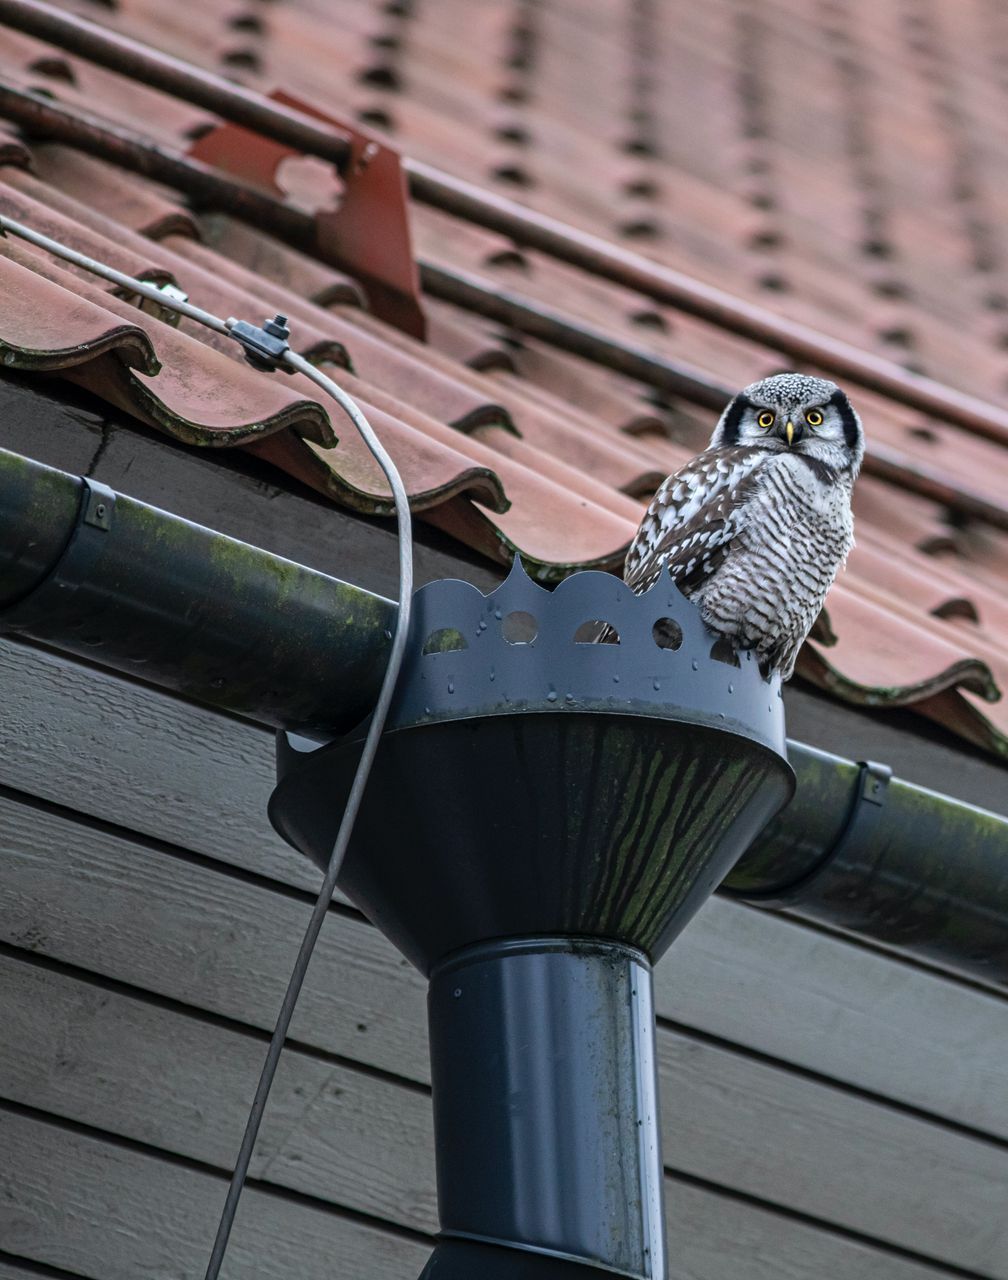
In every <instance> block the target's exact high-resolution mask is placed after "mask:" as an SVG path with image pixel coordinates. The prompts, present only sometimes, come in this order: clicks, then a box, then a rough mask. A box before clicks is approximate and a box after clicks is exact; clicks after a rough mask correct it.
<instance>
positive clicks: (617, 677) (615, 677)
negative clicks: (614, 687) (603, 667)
mask: <svg viewBox="0 0 1008 1280" xmlns="http://www.w3.org/2000/svg"><path fill="white" fill-rule="evenodd" d="M612 682H613V684H619V676H613V678H612Z"/></svg>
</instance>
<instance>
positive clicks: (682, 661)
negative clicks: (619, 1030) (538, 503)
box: [270, 560, 794, 974]
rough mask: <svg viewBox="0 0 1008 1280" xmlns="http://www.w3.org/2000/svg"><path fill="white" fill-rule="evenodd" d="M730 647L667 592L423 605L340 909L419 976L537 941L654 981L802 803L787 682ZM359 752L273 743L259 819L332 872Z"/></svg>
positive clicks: (568, 591)
mask: <svg viewBox="0 0 1008 1280" xmlns="http://www.w3.org/2000/svg"><path fill="white" fill-rule="evenodd" d="M592 624H595V625H592ZM598 624H609V626H610V627H612V628H613V629H614V630H615V632H616V634H617V635H618V639H619V643H603V644H599V643H592V642H587V643H581V642H579V641H580V640H581V639H582V638H583V639H588V638H589V637H594V636H597V635H598V634H599V632H600V630H601V629H602V628H601V627H600V626H599V625H598ZM659 640H661V642H662V643H659ZM668 645H671V646H672V647H666V646H668ZM721 648H723V641H719V640H718V637H716V636H715V635H714V634H712V633H711V632H710V631H709V630H708V629H707V628H706V626H705V625H704V623H703V620H702V618H701V616H700V613H699V610H698V609H697V608H696V606H695V605H693V604H692V603H691V602H690V601H689V600H687V599H686V597H685V596H684V595H683V594H682V592H681V591H680V590H679V588H678V587H677V586H676V585H675V584H674V582H673V581H672V580H671V578H670V577H668V576H666V575H663V576H662V577H661V578H660V579H659V580H658V582H657V583H656V584H655V585H654V586H653V587H652V588H651V589H650V590H649V591H647V592H646V593H644V594H642V595H639V596H638V595H635V594H634V593H633V592H632V591H631V590H630V589H629V588H628V587H627V586H626V585H625V584H624V583H623V582H622V581H621V580H620V579H618V578H616V577H614V576H612V575H611V574H606V573H599V572H586V573H578V574H574V575H572V576H571V577H569V578H567V579H566V580H565V581H563V582H562V583H561V584H560V585H559V586H558V587H557V588H556V589H555V590H553V591H547V590H545V589H544V588H542V587H539V586H537V585H536V584H535V583H533V582H532V581H531V580H530V579H529V578H528V576H527V574H526V573H525V570H524V569H523V568H522V566H521V563H520V561H518V560H516V561H515V564H514V566H513V568H512V570H511V573H510V574H509V576H508V578H507V580H506V581H505V582H503V583H502V584H501V585H500V586H499V587H497V588H496V590H494V591H492V592H490V593H489V594H488V595H484V594H483V593H482V592H480V591H479V590H478V589H477V588H476V587H473V586H471V585H469V584H468V583H464V582H458V581H451V580H449V581H439V582H433V583H430V584H428V585H427V586H425V587H423V588H421V589H420V591H418V592H417V594H416V597H415V604H414V614H413V623H412V628H411V643H410V646H409V650H408V655H407V658H406V661H405V663H404V666H403V670H402V674H401V676H400V680H399V686H398V690H397V694H396V699H395V702H394V704H393V707H392V709H391V712H390V714H389V718H388V722H387V725H388V727H387V731H386V733H385V736H384V738H383V740H382V745H381V747H380V749H379V752H378V755H377V757H376V760H375V766H374V770H373V773H372V776H371V779H370V782H369V784H368V789H367V793H366V798H365V800H364V804H363V806H362V808H361V812H360V815H359V818H358V822H357V827H356V830H355V833H354V837H353V839H352V841H351V844H350V849H349V851H348V854H347V857H346V861H345V862H344V866H343V871H342V873H341V876H340V886H341V888H342V889H343V891H344V892H345V893H346V894H347V895H348V896H349V897H350V898H351V899H352V900H353V901H355V902H356V903H357V905H358V906H359V907H360V908H361V909H362V910H363V911H364V912H365V914H367V915H368V917H369V918H370V919H371V920H372V921H373V922H374V923H375V924H377V925H378V926H379V927H380V928H381V929H382V930H383V931H384V932H385V933H386V934H387V935H388V936H389V937H390V938H391V939H392V941H393V942H394V943H395V944H396V945H397V946H398V947H399V949H400V950H401V951H403V952H404V954H405V955H407V956H408V957H409V958H410V959H411V960H412V961H413V962H414V963H415V964H416V965H417V966H418V967H419V968H420V969H421V970H422V971H423V972H425V973H428V974H429V973H430V972H431V970H432V968H433V967H434V966H435V965H436V964H437V962H438V961H439V960H440V959H442V958H443V957H444V956H446V955H448V954H449V953H451V952H453V951H456V950H458V949H459V948H460V947H464V946H470V945H474V944H476V943H479V942H481V941H484V940H486V939H490V938H502V937H517V936H528V935H530V934H552V935H563V936H580V937H604V938H608V939H611V940H616V941H619V942H622V943H625V944H628V945H631V946H634V947H637V948H639V949H640V950H642V951H644V952H645V953H646V954H647V955H648V956H649V957H650V959H651V960H652V961H654V960H655V959H657V957H658V955H660V954H661V952H662V951H664V949H665V948H666V947H667V946H668V945H669V943H670V942H671V941H672V939H673V938H674V937H675V936H676V934H677V933H678V932H679V931H680V930H681V928H682V927H683V926H684V925H685V924H686V923H687V921H688V920H689V919H690V918H691V917H692V915H693V914H694V913H695V911H696V910H697V909H698V908H699V907H700V906H701V905H702V903H703V902H704V901H705V900H706V898H707V897H708V896H709V894H710V893H711V892H713V890H714V889H715V888H716V887H717V885H718V884H719V883H720V881H721V880H722V879H723V878H724V876H725V875H726V874H727V872H728V870H729V869H730V868H731V866H732V865H733V864H734V862H735V860H736V859H737V858H738V857H739V856H740V855H741V854H742V852H743V851H744V850H745V849H746V848H747V847H748V845H749V844H750V843H751V841H752V840H753V839H755V837H756V835H758V833H759V832H760V831H761V830H762V828H763V826H764V825H765V824H766V822H767V821H769V819H770V818H771V817H772V816H773V815H774V814H775V813H777V811H778V810H779V809H780V808H782V807H783V805H784V804H785V803H786V802H787V801H788V800H789V799H790V798H791V795H792V793H793V789H794V775H793V773H792V771H791V768H790V766H789V765H788V763H787V760H786V756H785V738H784V713H783V703H782V701H781V697H780V678H779V676H778V675H776V674H774V675H771V676H770V677H768V678H764V676H763V675H762V674H761V672H760V669H759V663H758V662H757V660H756V659H755V657H753V656H752V655H750V654H748V653H745V652H742V653H739V654H737V655H734V654H732V653H730V652H728V654H727V657H728V659H729V660H728V661H722V660H719V659H718V657H716V656H712V653H717V652H719V651H720V650H721ZM734 661H737V662H738V665H737V666H736V665H733V663H734ZM362 737H363V731H362V730H358V731H355V732H354V733H351V734H350V735H348V736H347V737H346V738H343V739H339V740H336V741H333V742H330V743H327V744H325V745H323V746H319V744H318V743H317V742H313V741H309V740H308V739H304V738H297V737H293V736H291V735H289V734H281V735H280V737H279V744H278V770H277V771H278V785H277V788H276V790H275V791H274V793H273V796H272V799H271V802H270V817H271V820H272V822H273V824H274V826H275V827H276V828H277V830H278V831H279V832H280V834H281V835H282V836H283V837H284V838H285V839H286V840H288V841H289V843H291V844H293V845H294V846H295V847H296V848H298V849H300V850H302V852H304V853H306V854H308V855H309V856H310V857H311V858H312V859H313V860H314V861H315V862H316V863H318V865H320V866H322V867H325V866H326V865H327V864H328V858H329V853H330V850H331V848H332V844H333V840H334V838H335V834H336V830H337V827H338V823H339V819H340V813H341V810H342V804H343V801H344V799H345V796H346V794H347V792H348V790H349V785H350V780H351V778H352V774H353V769H354V766H355V763H356V760H357V757H358V754H359V750H360V743H361V740H362Z"/></svg>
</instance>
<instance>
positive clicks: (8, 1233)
mask: <svg viewBox="0 0 1008 1280" xmlns="http://www.w3.org/2000/svg"><path fill="white" fill-rule="evenodd" d="M0 1146H2V1148H3V1150H4V1153H5V1156H6V1157H7V1159H6V1160H5V1163H4V1165H3V1166H0V1239H2V1240H3V1241H4V1244H5V1246H6V1247H7V1248H8V1249H9V1250H10V1251H11V1252H16V1253H18V1254H20V1255H21V1256H23V1257H26V1258H30V1259H32V1260H33V1261H38V1262H41V1263H45V1264H48V1265H50V1266H57V1267H65V1268H67V1269H68V1270H72V1271H74V1272H76V1273H79V1274H80V1275H82V1276H85V1277H88V1278H89V1280H136V1277H137V1276H138V1275H157V1276H162V1275H163V1276H172V1277H174V1276H195V1275H201V1274H202V1272H203V1269H204V1267H205V1265H206V1258H207V1255H208V1253H209V1248H210V1241H211V1239H212V1233H213V1228H214V1226H215V1219H216V1215H217V1214H218V1213H219V1211H220V1205H221V1203H222V1201H223V1197H224V1192H225V1181H224V1178H223V1177H222V1176H221V1177H218V1176H215V1175H213V1174H211V1173H207V1172H204V1171H202V1170H199V1169H193V1168H191V1167H187V1166H185V1165H180V1164H178V1163H170V1162H167V1161H164V1160H161V1159H159V1158H158V1157H157V1156H156V1155H154V1154H152V1153H148V1152H143V1151H138V1150H134V1149H130V1148H126V1147H123V1146H120V1145H114V1144H111V1143H108V1142H104V1141H102V1140H100V1138H98V1137H97V1136H92V1135H89V1134H85V1133H80V1132H73V1131H68V1130H66V1129H64V1128H63V1127H61V1126H60V1125H58V1124H54V1123H50V1122H48V1121H46V1120H44V1119H39V1118H36V1117H31V1116H25V1115H21V1114H14V1113H11V1112H10V1111H7V1110H5V1109H4V1108H2V1107H0ZM666 1205H667V1213H666V1220H667V1226H668V1232H669V1239H670V1255H671V1258H672V1268H671V1269H672V1274H674V1275H676V1276H682V1277H687V1276H688V1277H689V1280H726V1277H729V1276H745V1278H746V1280H811V1278H812V1277H815V1278H816V1280H818V1277H821V1276H837V1277H840V1276H842V1277H843V1278H844V1280H942V1277H943V1276H947V1275H948V1273H947V1272H944V1271H942V1270H941V1269H940V1268H932V1267H930V1266H922V1265H920V1264H919V1263H916V1262H914V1261H911V1260H908V1259H905V1258H901V1257H898V1256H894V1255H892V1254H888V1253H885V1252H880V1251H878V1250H876V1249H873V1248H871V1247H870V1246H867V1245H865V1244H862V1243H861V1242H858V1241H853V1240H849V1239H845V1238H843V1237H842V1236H838V1235H835V1234H833V1233H832V1232H827V1231H821V1230H818V1229H816V1228H815V1227H813V1226H810V1225H808V1224H805V1223H801V1222H795V1221H791V1220H788V1219H786V1218H781V1217H779V1216H778V1215H777V1214H774V1213H770V1212H767V1211H766V1210H764V1209H762V1208H760V1207H758V1206H754V1205H750V1204H745V1203H741V1202H739V1201H736V1200H732V1199H730V1198H725V1197H722V1196H719V1195H717V1194H715V1193H713V1192H711V1191H708V1190H706V1189H703V1188H699V1187H694V1186H687V1185H682V1184H676V1183H669V1185H668V1187H667V1195H666ZM232 1240H233V1243H232V1246H231V1248H230V1250H229V1253H228V1258H227V1263H226V1265H225V1268H224V1271H223V1273H222V1275H223V1278H224V1280H278V1277H287V1276H297V1277H298V1280H333V1277H334V1276H361V1277H367V1280H416V1277H417V1275H418V1274H419V1271H420V1269H421V1267H422V1265H423V1262H424V1261H425V1259H426V1256H427V1254H428V1252H429V1250H428V1248H427V1246H425V1245H424V1244H423V1243H421V1242H419V1241H414V1240H412V1239H402V1238H400V1237H397V1236H394V1235H391V1234H389V1233H386V1232H383V1231H381V1230H380V1228H379V1227H378V1226H377V1225H375V1226H372V1225H370V1224H365V1223H359V1222H356V1221H352V1220H351V1221H348V1220H347V1219H345V1218H343V1217H342V1216H340V1215H338V1214H333V1213H328V1212H326V1211H325V1210H324V1209H322V1208H317V1207H315V1206H314V1205H310V1204H304V1203H297V1202H291V1201H290V1200H289V1199H284V1198H281V1197H278V1196H276V1195H273V1194H271V1192H270V1190H269V1189H268V1188H263V1187H261V1186H251V1187H249V1188H248V1189H247V1190H246V1192H245V1195H244V1197H243V1200H242V1204H241V1207H240V1209H239V1213H238V1219H237V1222H236V1225H235V1231H234V1235H233V1237H232ZM0 1275H2V1272H0ZM14 1276H15V1277H16V1280H21V1277H20V1276H18V1275H17V1272H16V1271H15V1272H14Z"/></svg>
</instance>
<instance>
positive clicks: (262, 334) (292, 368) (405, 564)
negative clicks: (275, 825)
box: [0, 216, 413, 1280]
mask: <svg viewBox="0 0 1008 1280" xmlns="http://www.w3.org/2000/svg"><path fill="white" fill-rule="evenodd" d="M6 232H10V233H11V234H13V235H16V236H18V237H19V238H21V239H23V240H26V241H28V242H29V243H31V244H34V245H36V246H37V247H38V248H41V249H45V250H46V251H47V252H49V253H52V254H54V255H55V256H57V257H59V258H62V259H64V260H65V261H67V262H72V263H73V264H74V265H75V266H78V267H81V268H82V269H83V270H85V271H89V272H91V273H92V274H94V275H97V276H101V277H103V278H104V279H106V280H110V281H111V282H112V283H114V284H117V285H119V286H120V287H122V288H125V289H129V290H130V292H132V293H135V294H137V295H139V296H140V297H144V298H149V299H150V300H151V301H152V302H156V303H157V304H158V305H159V306H162V307H166V308H169V309H171V310H174V311H178V312H179V313H180V314H182V315H185V316H188V317H189V318H190V319H192V320H195V321H197V322H198V323H199V324H203V325H206V326H207V327H208V328H210V329H213V330H215V331H216V332H217V333H225V334H227V335H228V336H230V337H232V338H234V340H235V341H236V342H238V343H240V345H241V346H242V347H243V349H244V351H245V355H246V359H247V360H248V362H249V363H250V364H251V365H252V366H253V367H254V368H257V369H260V370H263V371H266V372H269V371H270V370H272V369H276V368H282V367H283V366H286V369H285V372H297V373H301V374H304V376H305V377H306V378H309V379H311V381H312V382H314V383H315V385H316V386H318V387H320V388H321V389H322V390H323V391H324V392H325V393H326V394H327V395H328V396H329V397H331V399H333V400H335V401H336V403H337V404H338V405H339V406H340V408H341V409H342V410H343V412H344V413H345V414H346V415H347V417H348V418H349V419H350V421H351V422H352V423H353V425H354V427H355V428H356V430H357V431H358V432H359V433H360V436H361V438H362V439H363V441H364V443H365V445H366V446H367V448H368V450H369V451H370V453H371V455H372V456H373V457H374V459H375V461H376V462H377V463H378V465H379V466H380V467H381V469H382V471H383V472H384V473H385V477H386V479H387V480H388V483H389V487H390V488H391V490H392V500H393V504H394V507H395V514H396V522H397V525H398V544H399V609H398V614H397V616H396V623H395V627H394V629H393V633H392V644H391V648H390V650H389V658H388V665H387V666H386V668H385V675H384V677H383V679H382V684H381V689H380V691H379V693H378V698H377V701H376V702H375V706H374V711H373V712H372V715H371V721H370V724H369V726H368V730H367V734H366V736H365V739H364V747H363V750H362V751H361V757H360V760H359V762H358V764H357V770H356V773H355V774H354V780H353V785H352V786H351V788H350V794H349V797H348V799H347V803H346V807H345V809H344V810H343V817H342V819H341V820H340V826H339V831H338V833H337V835H336V841H335V843H334V845H333V849H332V853H331V854H330V857H329V866H328V869H327V871H326V874H325V877H324V879H323V881H322V886H321V888H320V889H319V893H318V897H317V898H316V900H315V906H314V907H313V909H312V913H311V917H310V919H309V921H308V927H307V929H306V930H305V934H304V937H303V938H302V940H301V946H300V948H299V950H298V954H297V959H296V960H295V962H294V968H293V970H292V971H291V976H290V979H289V981H288V983H287V989H286V991H285V992H284V998H283V1001H282V1002H281V1005H280V1012H279V1014H278V1015H277V1020H276V1026H275V1028H274V1031H273V1035H272V1037H271V1039H270V1043H269V1048H268V1049H267V1052H266V1060H265V1062H264V1063H263V1068H262V1073H261V1075H260V1077H259V1083H258V1085H257V1086H256V1092H255V1097H254V1099H253V1101H252V1106H251V1108H250V1110H249V1116H248V1120H247V1122H246V1125H245V1132H244V1134H243V1135H242V1142H241V1146H240V1148H239V1151H238V1157H237V1160H236V1161H235V1167H234V1172H233V1174H232V1176H231V1182H230V1185H229V1187H228V1193H227V1197H226V1198H225V1201H224V1208H223V1210H222V1212H221V1218H220V1222H219V1224H218V1227H217V1234H216V1237H215V1238H214V1243H213V1249H212V1252H211V1255H210V1261H209V1263H208V1265H207V1270H206V1276H205V1280H217V1277H218V1276H219V1274H220V1269H221V1266H222V1264H223V1262H224V1256H225V1254H226V1252H227V1246H228V1240H229V1239H230V1236H231V1229H232V1227H233V1226H234V1220H235V1215H236V1213H237V1211H238V1201H239V1198H240V1197H241V1193H242V1188H243V1187H244V1185H245V1180H246V1178H247V1176H248V1169H249V1164H250V1162H251V1159H252V1152H253V1150H254V1148H255V1142H256V1137H257V1136H258V1133H259V1126H260V1125H261V1123H262V1118H263V1115H264V1113H265V1111H266V1103H267V1101H268V1099H269V1093H270V1089H271V1088H272V1085H273V1080H274V1077H275V1075H276V1070H277V1066H278V1065H279V1062H280V1054H281V1052H282V1050H283V1046H284V1041H285V1040H286V1039H287V1032H288V1030H289V1028H290V1023H291V1019H292V1017H293V1016H294V1010H295V1008H296V1006H297V1001H298V996H299V995H300V994H301V988H302V986H303V985H304V980H305V975H306V974H307V972H308V965H309V963H310V961H311V957H312V952H313V951H314V949H315V943H316V942H317V941H318V936H319V933H320V932H321V929H322V925H323V923H324V921H325V918H326V915H327V913H328V910H329V904H330V902H331V901H332V896H333V893H334V891H335V889H336V881H337V879H338V878H339V873H340V869H341V867H342V865H343V859H344V857H345V855H346V851H347V846H348V845H349V843H350V837H351V835H352V834H353V828H354V824H355V823H356V820H357V814H358V812H359V810H360V806H361V801H362V800H363V798H364V790H365V788H366V786H367V782H368V778H369V776H370V774H371V766H372V764H373V763H374V758H375V754H376V752H377V750H378V745H379V742H380V740H381V735H382V731H383V730H384V727H385V721H386V719H387V717H388V712H389V707H390V706H391V703H392V697H393V694H394V693H395V687H396V682H397V681H398V678H399V671H400V668H401V667H402V661H403V656H404V654H405V652H406V644H407V641H408V638H409V623H410V611H411V604H412V599H413V533H412V521H411V517H410V509H409V497H408V495H407V493H406V488H405V486H404V485H403V482H402V478H401V477H400V475H399V472H398V471H397V469H396V466H395V463H394V462H393V461H392V459H391V457H390V456H389V455H388V453H387V452H386V450H385V448H384V447H383V445H382V443H381V441H380V440H379V439H378V437H377V435H375V432H374V430H373V428H372V427H371V424H370V423H369V422H368V420H367V418H366V417H365V416H364V414H363V413H362V412H361V410H360V408H359V406H358V405H357V403H356V401H354V399H353V398H352V397H351V396H349V395H348V394H347V393H346V392H345V391H344V390H343V388H342V387H340V386H339V385H338V384H337V383H336V382H334V381H333V380H332V379H331V378H329V377H327V376H326V375H325V374H324V373H321V372H320V371H319V370H318V369H316V368H315V367H314V365H312V364H310V363H309V362H308V361H307V360H305V358H304V357H303V356H300V355H298V354H297V352H295V351H292V350H291V349H290V346H289V344H288V342H287V338H288V337H289V334H288V331H287V327H286V321H285V319H284V317H282V316H277V317H275V318H274V319H273V320H270V321H267V322H266V324H265V325H263V326H261V327H260V326H256V325H251V324H249V323H248V322H247V321H241V320H235V319H233V318H229V319H228V320H221V319H220V318H219V317H218V316H215V315H213V314H212V313H211V312H209V311H204V310H202V309H201V308H200V307H195V306H192V305H191V304H190V303H189V302H188V301H187V300H183V299H182V298H181V297H178V296H175V295H173V294H172V293H166V292H165V291H164V290H163V289H161V288H159V287H158V286H157V285H152V284H149V283H148V282H146V281H143V280H136V279H134V278H133V277H132V276H128V275H124V274H123V272H121V271H116V270H115V268H113V267H110V266H107V265H106V264H105V263H103V262H99V261H98V260H97V259H96V258H91V257H88V256H87V255H86V254H83V253H78V252H77V250H76V249H71V248H70V247H69V245H65V244H62V243H61V242H60V241H58V240H52V239H50V237H49V236H45V235H42V234H41V233H40V232H37V231H33V230H32V229H31V228H30V227H27V226H25V225H24V224H22V223H19V222H15V221H14V220H13V219H12V218H7V217H4V216H0V234H3V233H6Z"/></svg>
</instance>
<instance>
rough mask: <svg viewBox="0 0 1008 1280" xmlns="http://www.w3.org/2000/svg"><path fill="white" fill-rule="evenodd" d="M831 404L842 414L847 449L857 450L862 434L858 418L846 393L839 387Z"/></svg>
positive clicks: (831, 398)
mask: <svg viewBox="0 0 1008 1280" xmlns="http://www.w3.org/2000/svg"><path fill="white" fill-rule="evenodd" d="M829 402H830V404H831V405H833V406H834V407H835V408H836V409H837V410H838V412H839V414H840V421H841V422H842V423H843V429H844V440H845V441H846V444H847V448H848V449H851V450H854V449H857V446H858V441H859V439H860V436H861V432H860V430H859V428H858V420H857V417H856V416H855V413H854V410H853V409H852V408H851V402H850V401H849V400H848V399H847V394H846V392H844V391H841V390H840V388H839V387H837V389H836V391H834V392H833V394H832V395H831V396H830V398H829Z"/></svg>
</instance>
